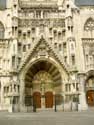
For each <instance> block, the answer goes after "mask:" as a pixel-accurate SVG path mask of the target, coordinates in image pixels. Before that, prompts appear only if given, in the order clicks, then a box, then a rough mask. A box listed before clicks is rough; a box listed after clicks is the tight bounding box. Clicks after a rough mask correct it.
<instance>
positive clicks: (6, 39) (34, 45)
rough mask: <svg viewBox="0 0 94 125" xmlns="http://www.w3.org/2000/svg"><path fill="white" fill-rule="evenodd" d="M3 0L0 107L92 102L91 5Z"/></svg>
mask: <svg viewBox="0 0 94 125" xmlns="http://www.w3.org/2000/svg"><path fill="white" fill-rule="evenodd" d="M6 2H7V3H6V8H4V9H3V10H0V110H8V111H10V112H12V111H24V112H27V111H33V110H34V107H36V108H38V109H40V110H46V108H47V109H49V108H57V109H58V110H62V111H69V110H70V111H72V110H73V111H74V110H86V109H87V108H88V107H89V106H94V79H93V78H94V5H92V6H91V5H90V6H88V5H85V6H84V5H79V6H76V5H75V1H74V0H7V1H6ZM45 74H47V76H46V75H45ZM36 76H37V77H36ZM42 78H43V79H42ZM35 90H36V91H35ZM46 97H47V98H46ZM49 98H50V99H49ZM51 99H52V100H51Z"/></svg>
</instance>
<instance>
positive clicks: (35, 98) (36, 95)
mask: <svg viewBox="0 0 94 125" xmlns="http://www.w3.org/2000/svg"><path fill="white" fill-rule="evenodd" d="M33 105H35V106H36V108H41V93H40V92H34V93H33Z"/></svg>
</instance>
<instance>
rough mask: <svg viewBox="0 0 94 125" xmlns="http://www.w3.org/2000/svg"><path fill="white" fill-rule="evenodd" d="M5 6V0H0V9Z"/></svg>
mask: <svg viewBox="0 0 94 125" xmlns="http://www.w3.org/2000/svg"><path fill="white" fill-rule="evenodd" d="M5 8H6V0H0V9H5Z"/></svg>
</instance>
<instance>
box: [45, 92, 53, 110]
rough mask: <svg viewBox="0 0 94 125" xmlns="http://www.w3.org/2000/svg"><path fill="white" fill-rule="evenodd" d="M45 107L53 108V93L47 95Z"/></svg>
mask: <svg viewBox="0 0 94 125" xmlns="http://www.w3.org/2000/svg"><path fill="white" fill-rule="evenodd" d="M45 107H46V108H53V93H52V92H46V93H45Z"/></svg>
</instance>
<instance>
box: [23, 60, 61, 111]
mask: <svg viewBox="0 0 94 125" xmlns="http://www.w3.org/2000/svg"><path fill="white" fill-rule="evenodd" d="M61 92H62V79H61V74H60V72H59V70H58V69H57V67H56V66H54V65H53V64H52V63H50V62H48V61H38V62H37V63H35V64H33V65H32V66H31V68H30V69H29V70H28V72H27V73H26V76H25V100H27V99H26V98H27V97H28V96H29V97H30V98H28V99H29V101H28V102H32V103H30V105H29V106H31V105H32V106H33V104H34V105H36V108H41V109H42V108H53V106H54V94H60V93H61ZM30 100H32V101H30ZM28 102H25V103H26V104H27V103H28ZM60 103H62V100H61V102H60ZM60 103H59V104H60Z"/></svg>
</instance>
